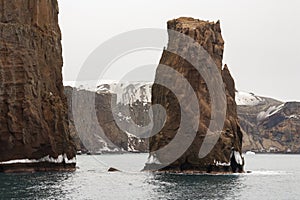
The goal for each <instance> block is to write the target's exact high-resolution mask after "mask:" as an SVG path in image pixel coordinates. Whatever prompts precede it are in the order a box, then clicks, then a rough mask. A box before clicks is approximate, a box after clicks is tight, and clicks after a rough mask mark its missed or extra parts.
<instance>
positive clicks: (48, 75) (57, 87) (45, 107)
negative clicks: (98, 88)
mask: <svg viewBox="0 0 300 200" xmlns="http://www.w3.org/2000/svg"><path fill="white" fill-rule="evenodd" d="M0 10H1V11H0V83H1V84H0V99H1V100H0V111H1V114H0V171H10V172H14V171H47V170H70V169H71V170H73V169H75V153H76V152H75V146H74V144H73V142H72V140H71V138H70V134H69V130H68V115H67V101H66V98H65V96H64V89H63V84H62V64H63V60H62V47H61V32H60V28H59V25H58V3H57V1H56V0H22V1H19V0H17V1H16V0H14V1H11V0H0Z"/></svg>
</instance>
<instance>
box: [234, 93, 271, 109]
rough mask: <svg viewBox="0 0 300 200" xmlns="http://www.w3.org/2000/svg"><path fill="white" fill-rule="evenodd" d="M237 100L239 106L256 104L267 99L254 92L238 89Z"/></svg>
mask: <svg viewBox="0 0 300 200" xmlns="http://www.w3.org/2000/svg"><path fill="white" fill-rule="evenodd" d="M235 101H236V104H237V105H239V106H256V105H259V104H261V103H263V102H264V101H265V100H264V99H263V98H261V97H258V96H256V95H255V94H253V93H248V92H243V91H238V92H236V93H235Z"/></svg>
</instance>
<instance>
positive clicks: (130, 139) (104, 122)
mask: <svg viewBox="0 0 300 200" xmlns="http://www.w3.org/2000/svg"><path fill="white" fill-rule="evenodd" d="M99 87H101V86H99ZM101 91H102V90H101ZM101 91H98V92H92V91H88V90H83V89H77V88H72V87H65V94H66V96H67V99H68V106H69V119H70V124H69V126H70V131H71V135H72V138H74V141H75V143H76V148H77V150H78V151H79V150H80V151H83V152H84V151H87V152H90V153H92V154H93V153H96V154H97V153H122V152H125V151H129V152H145V151H147V150H148V142H147V141H146V140H144V139H139V138H137V137H135V136H134V135H132V134H130V133H129V132H125V131H123V130H122V129H121V128H120V127H119V125H120V126H121V127H123V129H124V130H127V129H130V123H129V119H133V120H134V121H135V122H136V123H137V124H139V125H142V124H144V123H147V120H146V117H148V112H145V110H146V109H147V105H146V104H141V103H139V102H140V101H139V100H137V101H135V102H133V103H132V104H130V109H129V110H128V109H127V107H126V106H128V105H125V104H123V102H119V103H117V96H118V95H117V94H115V93H111V92H107V91H106V90H105V92H103V91H102V92H101ZM74 96H76V98H74ZM88 98H94V99H95V107H94V108H95V114H96V120H95V121H90V122H89V123H90V124H88V123H86V121H84V120H85V119H82V120H83V121H81V120H77V124H75V120H74V113H77V112H78V113H84V112H85V111H86V110H87V109H88V108H87V107H85V106H84V105H87V103H86V102H87V101H88ZM74 99H76V103H75V101H74V102H72V101H73V100H74ZM148 107H149V105H148ZM73 109H74V110H73ZM116 121H117V122H118V123H117V122H116ZM97 127H101V128H102V131H103V135H102V133H101V132H100V131H99V130H97Z"/></svg>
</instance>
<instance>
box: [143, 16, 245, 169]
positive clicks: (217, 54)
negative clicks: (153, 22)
mask: <svg viewBox="0 0 300 200" xmlns="http://www.w3.org/2000/svg"><path fill="white" fill-rule="evenodd" d="M168 29H171V30H175V31H178V32H180V33H183V34H186V35H188V36H190V37H191V38H193V39H194V40H195V41H196V42H198V43H199V44H200V45H201V46H202V47H203V48H204V49H205V50H206V51H207V52H208V54H209V55H210V56H211V58H212V59H213V61H214V62H215V64H216V66H217V67H218V73H220V74H221V76H222V78H223V81H224V84H225V90H226V98H227V111H226V120H225V123H224V128H223V131H222V133H221V135H220V138H219V139H218V142H217V144H216V145H215V146H214V148H213V149H212V151H211V152H210V153H209V154H208V155H207V156H206V157H204V158H201V159H200V158H199V156H198V154H199V150H200V147H201V145H202V142H203V139H204V137H205V136H206V134H207V130H208V127H209V122H210V118H211V100H210V94H209V91H208V87H207V84H206V83H205V81H204V79H203V77H202V76H201V74H199V73H198V72H197V70H196V69H195V68H194V67H193V66H192V65H191V63H190V62H188V61H187V60H185V59H183V58H182V57H180V56H178V55H176V54H174V53H171V52H170V51H168V49H173V50H174V49H176V50H178V49H180V50H181V52H183V54H184V55H187V56H190V59H196V57H197V55H194V52H195V51H194V50H193V48H194V46H192V45H191V46H189V45H186V44H185V43H184V40H181V39H178V38H176V37H175V38H174V36H173V35H171V34H170V32H169V44H168V48H167V49H166V50H164V52H163V55H162V58H161V60H160V65H159V66H158V68H157V71H156V78H155V82H156V81H157V80H158V79H163V80H166V79H172V77H171V76H172V75H170V74H168V73H164V70H163V69H162V65H161V64H163V65H167V66H169V67H171V68H172V69H174V70H176V71H177V72H179V73H180V74H182V75H183V76H184V78H185V79H187V80H188V81H189V83H190V85H191V86H192V88H193V89H194V91H195V93H196V96H197V100H198V103H199V107H200V114H201V115H200V116H201V117H200V118H199V119H197V120H198V122H197V123H199V127H198V130H197V135H196V137H195V138H194V140H193V142H192V144H191V145H190V147H189V148H188V149H187V150H186V151H185V153H184V154H183V155H181V156H180V157H179V158H178V159H177V160H176V161H174V162H173V163H171V164H169V165H168V166H166V167H164V168H163V169H161V170H167V171H176V172H178V171H179V172H180V171H186V172H189V171H193V172H242V171H243V165H244V160H243V158H242V156H241V153H242V132H241V130H240V125H239V123H238V118H237V111H236V103H235V84H234V80H233V78H232V77H231V75H230V72H229V70H228V68H227V66H226V65H225V67H224V68H223V69H222V58H223V49H224V41H223V39H222V36H221V29H220V23H219V22H216V23H213V22H207V21H201V20H197V19H193V18H179V19H174V20H171V21H168ZM210 78H211V79H212V80H214V79H215V77H210ZM173 84H174V85H175V87H176V88H180V91H182V94H184V90H186V88H184V87H183V86H182V85H181V84H180V82H179V81H176V82H174V83H173ZM178 98H187V97H184V96H183V97H182V95H181V96H175V95H174V93H172V92H171V91H170V90H169V89H168V88H166V87H163V86H161V85H159V84H157V83H154V85H153V87H152V104H160V105H162V106H163V107H164V108H165V109H166V115H167V116H166V120H165V122H164V126H163V128H162V129H161V130H160V132H159V133H158V134H156V135H154V136H153V137H151V138H150V152H151V153H150V157H152V156H153V159H150V160H154V162H152V163H150V164H148V165H146V167H145V169H146V170H147V169H150V170H151V169H152V168H153V166H155V165H157V164H158V165H161V164H164V160H165V159H166V158H167V157H168V156H169V155H168V154H154V153H153V152H154V151H157V150H159V149H161V148H163V147H165V146H167V145H168V144H169V143H170V142H171V141H172V139H174V137H175V135H176V133H177V130H178V129H179V127H180V126H184V127H183V129H184V131H186V133H187V137H188V134H189V133H188V132H189V131H190V129H192V127H187V126H188V125H187V124H189V120H194V119H188V120H187V121H186V122H185V124H182V125H181V124H180V118H181V116H180V107H181V106H183V107H184V108H185V110H188V111H189V112H193V106H196V105H191V104H189V103H187V104H186V105H179V102H178ZM187 102H188V101H187ZM153 116H154V129H153V130H157V129H158V128H157V127H160V126H161V119H159V117H161V114H160V113H157V112H156V113H155V111H154V113H153ZM177 145H181V144H180V143H179V144H177ZM170 153H172V152H170ZM155 167H157V166H155Z"/></svg>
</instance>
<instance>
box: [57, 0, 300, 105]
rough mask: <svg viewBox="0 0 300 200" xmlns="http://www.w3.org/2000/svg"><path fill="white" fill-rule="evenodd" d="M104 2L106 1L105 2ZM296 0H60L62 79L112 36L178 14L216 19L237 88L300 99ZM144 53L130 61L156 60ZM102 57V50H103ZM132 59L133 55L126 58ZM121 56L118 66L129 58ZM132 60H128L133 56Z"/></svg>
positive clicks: (299, 21)
mask: <svg viewBox="0 0 300 200" xmlns="http://www.w3.org/2000/svg"><path fill="white" fill-rule="evenodd" d="M104 2H105V3H104ZM299 2H300V1H298V0H288V1H287V0H248V1H243V0H218V1H217V0H203V1H202V0H170V1H169V0H151V1H146V0H145V1H142V0H122V1H121V0H118V1H117V0H109V1H99V0H88V1H87V0H59V5H60V17H59V20H60V26H61V29H62V34H63V41H62V42H63V51H64V68H63V76H64V80H65V81H73V80H76V77H77V74H78V72H79V70H80V68H81V66H82V64H83V63H84V61H85V60H86V59H87V57H88V56H89V54H90V53H91V52H92V51H93V50H94V49H95V48H96V47H98V46H99V45H100V44H101V43H103V42H105V41H107V40H108V39H110V38H111V37H113V36H115V35H118V34H121V33H124V32H126V31H131V30H135V29H140V28H164V29H165V28H166V22H167V21H168V20H170V19H174V18H177V17H181V16H188V17H194V18H198V19H203V20H209V21H216V20H220V21H221V26H222V35H223V38H224V40H225V52H224V53H225V54H224V62H223V63H224V64H225V63H226V64H227V65H228V66H229V69H230V71H231V73H232V75H233V77H234V79H235V82H236V87H237V89H238V90H243V91H249V92H254V93H255V94H258V95H263V96H269V97H274V98H277V99H280V100H284V101H287V100H290V101H291V100H298V101H299V100H300V88H299V78H300V66H299V63H300V3H299ZM147 53H148V52H143V53H141V55H135V56H136V60H139V61H138V62H136V63H132V65H136V64H139V65H140V64H141V63H143V62H144V64H149V63H148V62H152V64H153V63H158V61H159V58H160V54H161V52H152V53H150V54H149V55H147ZM103 56H105V55H103ZM128 60H131V61H132V60H134V59H128ZM128 60H127V61H126V59H124V61H123V62H124V63H126V62H127V64H124V65H123V66H121V65H120V63H119V65H117V64H116V65H115V66H117V67H124V68H126V66H127V65H128V62H129V61H128ZM132 62H133V61H132Z"/></svg>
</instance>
